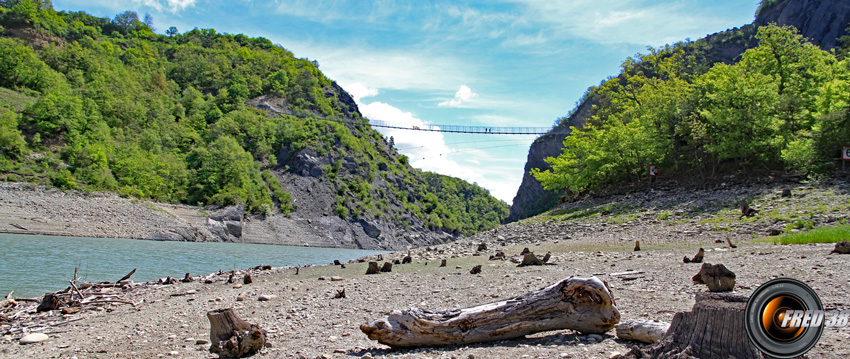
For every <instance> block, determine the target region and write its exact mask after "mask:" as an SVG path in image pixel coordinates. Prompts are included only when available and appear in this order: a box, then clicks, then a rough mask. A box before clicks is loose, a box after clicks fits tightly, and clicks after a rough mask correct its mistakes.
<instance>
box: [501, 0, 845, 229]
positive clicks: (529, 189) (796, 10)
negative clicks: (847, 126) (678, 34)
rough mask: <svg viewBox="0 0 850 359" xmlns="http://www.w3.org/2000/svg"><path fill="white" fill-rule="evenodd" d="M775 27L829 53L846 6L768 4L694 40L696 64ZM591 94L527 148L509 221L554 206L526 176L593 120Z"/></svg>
mask: <svg viewBox="0 0 850 359" xmlns="http://www.w3.org/2000/svg"><path fill="white" fill-rule="evenodd" d="M770 23H776V24H778V25H782V26H786V25H792V26H794V27H796V28H797V29H798V30H799V31H800V32H801V33H802V34H803V36H805V37H807V38H809V39H810V41H811V42H812V43H814V44H816V45H818V46H820V47H821V48H823V49H831V48H834V47H836V46H837V45H838V38H840V37H841V36H843V35H845V34H846V30H847V28H848V26H850V2H848V1H847V0H784V1H780V2H778V3H776V4H775V5H773V6H770V7H768V8H765V9H762V10H761V11H760V12H759V14H758V17H757V18H756V20H755V21H754V22H753V24H751V25H746V26H743V27H742V28H740V29H737V28H736V29H731V30H727V31H724V32H719V33H716V34H712V35H709V36H707V37H706V38H704V39H701V40H699V41H698V42H706V43H708V46H701V50H700V51H702V52H701V53H699V54H698V55H697V56H698V61H700V62H701V63H704V64H706V65H708V66H710V65H711V64H714V63H717V62H723V63H727V64H731V63H735V62H737V61H738V60H739V59H740V55H741V54H742V53H743V52H744V51H746V50H747V49H749V48H752V47H754V46H757V43H756V41H755V37H754V35H755V33H756V32H757V29H758V26H762V25H767V24H770ZM592 99H593V96H592V95H591V96H588V97H586V100H584V101H582V103H580V104H579V105H578V106H579V107H578V109H577V110H576V111H575V113H574V114H573V115H572V116H570V118H569V119H568V121H566V122H567V123H568V124H561V125H559V126H557V127H555V128H553V129H552V131H551V132H550V134H547V135H543V136H541V137H540V138H538V139H537V140H536V141H534V143H533V144H532V145H531V148H530V149H529V151H528V158H527V160H526V164H525V174H524V175H523V178H522V184H521V185H520V187H519V189H518V190H517V194H516V196H515V197H514V200H513V205H512V206H511V214H510V217H508V221H509V222H513V221H518V220H520V219H523V218H527V217H531V216H534V215H537V214H539V213H542V212H544V211H546V210H548V209H550V208H552V207H553V206H554V205H555V204H557V203H558V200H559V197H560V195H561V194H560V193H557V192H554V191H546V190H544V189H543V187H542V186H541V185H540V183H538V182H537V180H536V179H534V177H532V176H531V175H530V174H529V172H530V171H531V169H532V168H540V169H541V170H546V169H549V168H550V167H549V165H548V164H547V163H546V162H544V159H546V158H547V157H553V156H557V155H559V154H560V153H561V152H562V150H563V145H562V144H563V142H564V138H565V136H566V135H563V134H555V133H563V132H565V130H568V128H569V126H576V127H580V126H582V125H583V124H584V122H585V120H586V119H588V118H590V117H591V116H593V113H592V107H593V103H591V102H592V101H593V100H592Z"/></svg>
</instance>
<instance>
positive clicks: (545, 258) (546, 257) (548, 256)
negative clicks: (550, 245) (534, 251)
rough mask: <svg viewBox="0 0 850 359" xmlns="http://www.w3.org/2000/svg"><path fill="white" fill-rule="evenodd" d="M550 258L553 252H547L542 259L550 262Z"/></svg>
mask: <svg viewBox="0 0 850 359" xmlns="http://www.w3.org/2000/svg"><path fill="white" fill-rule="evenodd" d="M549 258H552V253H551V252H546V255H545V256H543V259H541V261H543V263H549Z"/></svg>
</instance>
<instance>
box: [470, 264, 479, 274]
mask: <svg viewBox="0 0 850 359" xmlns="http://www.w3.org/2000/svg"><path fill="white" fill-rule="evenodd" d="M479 273H481V265H480V264H479V265H477V266H475V267H472V270H470V271H469V274H479Z"/></svg>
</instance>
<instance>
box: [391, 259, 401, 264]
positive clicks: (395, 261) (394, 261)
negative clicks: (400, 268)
mask: <svg viewBox="0 0 850 359" xmlns="http://www.w3.org/2000/svg"><path fill="white" fill-rule="evenodd" d="M393 264H401V261H400V260H398V259H394V260H393Z"/></svg>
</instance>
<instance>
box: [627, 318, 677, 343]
mask: <svg viewBox="0 0 850 359" xmlns="http://www.w3.org/2000/svg"><path fill="white" fill-rule="evenodd" d="M669 328H670V323H667V322H657V321H654V320H642V319H634V320H627V321H625V322H620V324H617V338H620V339H623V340H636V341H639V342H644V343H649V344H652V343H655V342H657V341H659V340H661V338H663V337H664V334H666V333H667V329H669Z"/></svg>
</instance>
